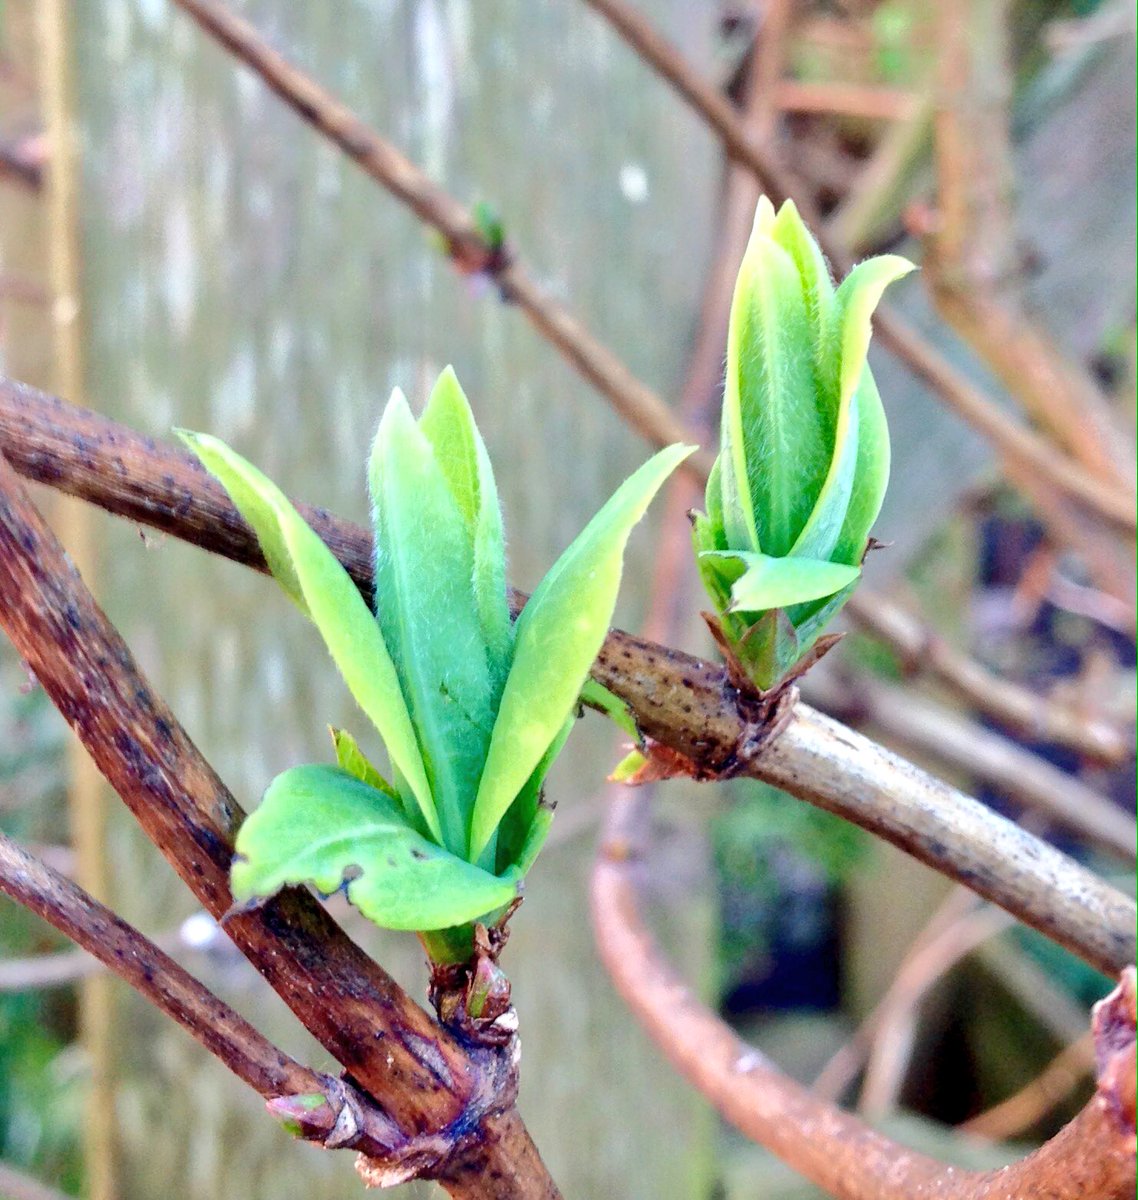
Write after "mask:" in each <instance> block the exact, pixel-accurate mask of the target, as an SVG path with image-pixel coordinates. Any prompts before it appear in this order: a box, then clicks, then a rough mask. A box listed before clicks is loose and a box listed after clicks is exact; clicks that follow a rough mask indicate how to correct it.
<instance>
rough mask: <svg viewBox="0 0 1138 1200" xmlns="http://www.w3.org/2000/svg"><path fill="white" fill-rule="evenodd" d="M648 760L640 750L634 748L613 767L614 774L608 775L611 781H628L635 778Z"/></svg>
mask: <svg viewBox="0 0 1138 1200" xmlns="http://www.w3.org/2000/svg"><path fill="white" fill-rule="evenodd" d="M647 762H648V760H647V759H646V758H645V757H644V755H643V754H642V753H641V752H640V751H639V750H633V751H632V752H631V753H630V754H627V755H625V757H624V758H622V759H621V760H620V762H618V763H617V764H616V766H615V767H613V769H612V774H611V775H610V776H609V777H608V782H609V783H627V782H628V781H629V780H630V779H632V778H634V777H635V775H636V774H637V772H638V771H640V770H641V769H642V768H643V767H644V765H645V764H646V763H647Z"/></svg>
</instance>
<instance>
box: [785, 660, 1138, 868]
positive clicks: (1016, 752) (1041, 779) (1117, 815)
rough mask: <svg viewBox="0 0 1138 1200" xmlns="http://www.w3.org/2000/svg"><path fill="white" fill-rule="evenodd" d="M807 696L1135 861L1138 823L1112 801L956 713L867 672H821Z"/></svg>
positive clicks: (910, 690)
mask: <svg viewBox="0 0 1138 1200" xmlns="http://www.w3.org/2000/svg"><path fill="white" fill-rule="evenodd" d="M808 684H809V686H808V688H807V693H808V695H809V696H810V697H811V699H813V700H814V701H815V703H821V704H822V706H823V707H824V708H825V709H826V710H827V711H828V712H831V713H833V714H834V715H837V716H841V717H842V718H843V719H845V720H847V721H851V722H852V723H854V724H857V725H859V726H861V725H865V724H868V725H869V726H871V727H872V728H873V729H874V730H875V731H876V732H877V733H878V734H880V735H881V736H882V737H883V738H884V740H885V741H886V742H888V743H889V744H890V745H893V744H895V743H897V742H900V743H901V745H902V746H904V747H906V748H908V749H909V750H915V751H916V752H917V754H918V756H919V757H920V758H922V759H924V758H927V757H932V758H934V759H936V760H938V761H939V762H942V763H945V764H946V765H948V766H950V767H952V768H953V769H954V770H955V771H957V772H965V773H966V774H967V775H969V776H971V777H972V778H973V779H977V780H980V781H982V782H984V783H986V784H989V785H991V786H994V787H996V788H998V789H999V791H1000V792H1001V793H1002V794H1003V795H1005V796H1007V797H1008V798H1009V799H1011V800H1013V801H1016V802H1018V803H1020V804H1023V805H1026V806H1027V807H1028V808H1029V809H1031V810H1032V811H1034V812H1037V813H1040V814H1042V815H1043V816H1045V817H1047V818H1049V819H1050V820H1052V821H1054V822H1056V823H1057V824H1059V825H1061V826H1062V827H1064V828H1066V829H1070V830H1074V831H1075V832H1077V833H1078V834H1079V835H1080V836H1081V837H1083V838H1085V839H1087V840H1088V841H1090V842H1093V843H1095V844H1096V845H1098V846H1101V847H1104V848H1105V849H1107V850H1109V851H1110V852H1111V853H1113V854H1117V855H1121V856H1122V858H1124V859H1126V860H1127V861H1129V862H1134V861H1135V859H1136V856H1138V825H1135V822H1134V818H1133V817H1131V816H1129V815H1128V814H1127V813H1125V812H1124V811H1123V810H1122V809H1121V808H1119V807H1118V806H1117V805H1116V804H1115V803H1114V802H1113V801H1111V800H1110V799H1108V798H1107V797H1106V796H1103V795H1102V794H1101V793H1099V792H1096V791H1095V790H1094V789H1093V788H1090V787H1088V786H1087V785H1086V784H1085V783H1083V781H1082V780H1081V779H1079V778H1077V777H1076V776H1074V775H1070V774H1068V773H1067V772H1066V771H1061V770H1060V769H1059V768H1058V767H1056V766H1053V765H1052V764H1051V763H1049V762H1048V761H1047V760H1046V759H1045V758H1041V757H1040V756H1039V755H1037V754H1032V753H1031V752H1030V751H1028V750H1025V749H1024V747H1023V746H1021V745H1019V744H1018V743H1017V742H1014V741H1012V740H1011V739H1010V738H1006V737H1004V736H1003V735H1002V734H999V733H996V732H995V731H994V730H991V729H985V728H984V727H983V726H982V725H979V724H977V723H976V722H975V721H973V720H970V719H969V718H968V717H965V716H962V715H961V714H960V713H957V712H953V711H952V710H951V709H950V708H947V707H946V706H945V705H943V704H939V703H937V701H935V700H933V699H931V698H930V697H928V696H921V695H919V694H915V693H914V692H913V690H912V689H911V688H899V687H896V686H893V685H891V684H888V683H885V682H884V681H883V680H880V679H874V678H873V677H872V676H870V675H869V674H867V673H862V674H860V675H858V676H856V677H851V676H847V675H845V674H844V673H838V672H833V671H824V672H818V673H816V674H815V676H813V677H812V678H811V679H810V680H809V681H808Z"/></svg>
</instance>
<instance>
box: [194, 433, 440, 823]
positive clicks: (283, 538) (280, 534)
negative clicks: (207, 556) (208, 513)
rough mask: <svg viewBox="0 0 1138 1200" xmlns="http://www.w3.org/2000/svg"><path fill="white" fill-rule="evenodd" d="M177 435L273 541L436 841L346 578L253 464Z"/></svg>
mask: <svg viewBox="0 0 1138 1200" xmlns="http://www.w3.org/2000/svg"><path fill="white" fill-rule="evenodd" d="M179 436H180V437H181V438H182V440H183V441H184V442H185V443H186V444H187V445H188V446H189V447H190V449H191V450H193V451H194V453H195V454H197V456H198V457H199V458H200V459H201V460H202V462H203V463H204V464H205V466H206V468H207V470H209V471H210V473H211V474H213V475H215V476H216V477H217V478H218V479H219V480H220V481H221V483H222V484H223V485H224V486H225V488H226V490H227V491H228V492H229V494H230V496H231V497H232V499H233V502H234V504H236V505H237V507H238V509H240V511H241V515H242V516H243V517H244V518H245V519H246V520H247V521H248V522H249V524H250V525H252V526H253V529H254V530H255V531H256V534H257V537H258V538H259V539H260V541H261V545H262V546H263V547H264V546H271V547H273V554H274V556H275V557H277V558H278V560H279V562H280V563H281V564H282V566H281V569H282V570H284V571H285V578H284V579H282V585H283V586H284V587H285V589H286V591H287V590H288V589H289V587H290V586H292V587H295V588H297V589H298V591H299V594H300V597H301V600H302V602H303V605H304V607H305V610H306V611H307V612H308V615H309V616H310V617H311V618H312V620H313V622H314V623H315V625H316V627H317V629H319V630H320V634H321V636H322V637H323V638H324V643H325V645H326V646H327V647H328V650H329V653H330V654H331V655H332V659H333V661H334V662H335V663H336V666H337V667H338V668H339V670H340V674H341V675H342V676H343V677H344V682H345V683H347V685H348V690H349V691H350V692H351V693H352V695H353V696H354V697H355V699H356V703H358V704H359V706H360V707H361V708H362V709H363V710H364V712H365V713H366V714H367V716H368V717H369V718H370V720H371V721H372V723H373V724H374V725H375V727H376V729H378V730H379V733H380V736H381V737H382V738H383V741H384V744H385V745H386V746H387V752H388V754H389V755H390V756H391V761H392V763H393V765H394V766H395V768H396V769H397V770H398V772H399V773H400V776H401V777H402V778H403V779H405V780H406V781H407V784H408V786H409V787H410V789H411V792H412V794H413V796H414V798H415V800H416V802H417V803H418V805H419V809H420V811H421V812H422V814H423V819H424V820H425V821H426V823H427V827H428V828H429V829H430V830H431V832H432V833H433V834H434V835H435V837H437V838H439V839H440V840H441V838H442V832H441V829H440V826H439V819H438V815H437V813H436V811H435V805H434V801H433V799H432V798H431V791H430V788H429V786H428V784H427V777H426V773H425V771H424V769H423V760H422V756H421V755H420V753H419V746H418V742H417V741H416V738H415V730H414V728H413V727H412V725H411V718H410V715H409V714H408V712H407V705H406V704H405V703H404V700H403V694H402V692H401V690H400V685H399V678H398V676H397V675H396V673H395V666H394V664H393V663H392V661H391V656H390V655H389V654H388V652H387V647H386V645H385V644H384V641H383V636H382V634H381V633H380V631H379V626H378V625H377V624H376V621H375V618H374V617H373V616H372V614H371V613H370V612H368V607H367V604H366V603H364V599H363V597H362V596H361V595H360V593H359V590H358V589H357V588H356V585H355V584H354V583H353V582H352V579H351V576H349V575H348V573H347V571H345V570H344V568H343V567H342V566H341V565H340V563H339V562H337V560H336V558H335V556H334V555H333V554H332V552H331V550H329V549H328V547H327V546H325V545H324V543H323V542H322V541H321V540H320V538H319V537H318V536H317V535H316V533H315V532H314V531H313V530H312V529H311V528H310V527H309V526H308V525H307V524H306V523H305V522H304V520H303V519H302V518H301V516H300V514H299V513H298V512H297V511H296V509H295V508H293V506H292V505H291V504H290V503H289V501H288V498H287V497H286V496H285V495H284V493H283V492H282V491H281V490H280V488H278V487H277V486H276V484H275V483H273V482H272V480H270V479H268V478H266V477H265V476H264V475H263V474H262V473H261V472H260V471H258V470H257V468H256V467H254V466H253V465H252V463H249V462H247V461H246V460H245V459H243V458H242V457H241V456H240V455H239V454H237V453H235V452H234V451H233V450H231V449H230V448H229V447H228V446H227V445H226V444H225V443H224V442H222V441H219V440H218V439H217V438H214V437H211V436H209V435H208V434H203V433H189V432H186V431H181V432H180V434H179ZM266 557H268V554H267V552H266ZM270 565H272V560H270ZM275 573H276V567H275V566H274V574H275ZM277 578H278V579H280V578H281V576H277Z"/></svg>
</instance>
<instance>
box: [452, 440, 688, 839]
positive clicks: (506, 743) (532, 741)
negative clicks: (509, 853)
mask: <svg viewBox="0 0 1138 1200" xmlns="http://www.w3.org/2000/svg"><path fill="white" fill-rule="evenodd" d="M695 449H696V447H694V446H684V445H674V446H669V447H667V448H666V449H664V450H661V451H659V453H657V454H655V455H654V456H653V457H652V458H651V459H649V460H648V462H646V463H645V464H644V465H643V466H642V467H640V469H639V470H637V471H636V472H634V473H633V474H632V475H631V476H629V478H628V479H626V480H625V481H624V483H622V484H621V485H620V487H619V488H617V490H616V492H615V493H613V495H612V497H611V498H610V499H609V501H608V502H607V503H606V504H605V505H604V506H603V507H602V508H601V510H600V511H599V512H598V513H597V514H596V516H595V517H593V519H592V520H591V521H590V522H589V523H588V525H586V526H585V528H584V529H583V530H582V532H581V533H580V534H579V535H578V536H577V538H576V539H575V540H574V541H573V543H572V544H571V545H570V546H569V547H568V548H567V549H566V550H565V552H564V553H563V554H562V555H561V557H560V558H559V559H558V560H557V562H556V563H554V565H553V566H552V567H551V568H550V570H549V572H548V574H547V575H546V576H545V578H544V579H543V580H542V581H541V583H540V584H539V585H538V587H537V590H536V591H535V592H534V594H533V596H532V597H531V598H530V600H529V602H528V603H527V604H526V606H525V608H524V609H523V610H522V614H521V616H520V617H519V618H518V621H517V625H516V629H515V641H514V647H515V648H514V660H513V665H512V666H511V667H510V674H509V676H508V677H507V679H506V687H505V690H504V692H503V694H502V702H501V706H500V707H499V710H498V717H497V720H496V721H495V724H494V731H493V734H492V735H491V738H490V748H489V751H488V753H487V756H486V766H485V768H484V770H483V773H482V780H481V782H480V784H479V787H478V796H477V798H476V800H475V803H474V815H473V820H472V822H471V830H470V853H469V857H470V859H471V860H472V861H476V860H477V858H478V856H479V855H480V854H481V853H482V851H483V849H484V848H485V847H486V844H487V843H488V842H489V840H490V838H491V837H492V836H493V833H494V831H495V829H497V827H498V825H499V823H500V822H501V820H502V818H503V816H504V815H505V813H506V811H507V810H508V809H509V807H510V805H511V804H512V803H513V802H514V799H515V798H516V797H517V796H518V794H519V793H520V791H521V790H522V788H523V787H524V786H525V785H526V783H527V781H528V780H529V779H530V777H531V775H532V773H533V771H534V769H535V768H536V767H537V765H538V764H539V762H540V761H541V759H542V757H543V755H544V754H545V752H546V750H547V749H548V747H549V746H550V745H551V744H552V742H553V741H554V739H555V738H556V737H557V735H558V734H559V733H560V732H561V731H562V729H563V728H564V726H565V723H566V720H567V719H568V717H569V716H570V714H571V713H572V712H573V709H574V707H575V706H576V704H577V702H578V697H579V696H580V693H581V688H582V686H583V684H584V682H585V678H586V676H587V675H588V673H589V668H590V667H591V666H592V665H593V660H594V659H595V658H596V656H597V653H598V651H599V650H600V648H601V643H602V642H603V641H604V637H605V634H606V633H607V632H608V626H609V622H610V621H611V620H612V613H613V608H614V607H615V605H616V596H617V590H618V588H619V586H620V576H621V566H622V561H623V556H624V548H625V545H626V543H627V541H628V537H629V534H630V533H631V532H632V528H633V526H634V525H635V524H636V523H637V522H638V521H639V520H640V518H641V517H642V516H643V515H644V512H645V510H646V509H647V507H648V505H649V503H650V502H651V500H652V497H653V496H655V494H656V492H657V491H658V490H659V489H660V487H661V485H662V484H663V483H664V481H665V480H666V479H667V478H668V476H669V475H670V474H671V473H672V472H673V471H674V470H675V469H676V467H677V466H679V464H680V463H681V462H683V460H684V459H685V458H687V457H688V455H689V454H691V453H692V452H693V451H694V450H695Z"/></svg>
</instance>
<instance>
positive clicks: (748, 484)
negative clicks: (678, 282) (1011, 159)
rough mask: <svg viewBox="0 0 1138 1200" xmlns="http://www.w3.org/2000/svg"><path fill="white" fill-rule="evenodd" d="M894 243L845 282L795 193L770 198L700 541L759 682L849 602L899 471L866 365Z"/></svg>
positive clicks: (781, 669)
mask: <svg viewBox="0 0 1138 1200" xmlns="http://www.w3.org/2000/svg"><path fill="white" fill-rule="evenodd" d="M911 270H913V265H912V263H910V262H908V261H906V260H905V259H903V258H899V257H897V256H896V255H892V254H888V255H883V256H882V257H880V258H873V259H870V260H868V261H867V262H864V263H862V264H861V265H860V266H858V267H855V268H854V270H853V271H851V272H850V274H849V276H848V277H847V278H846V279H845V281H844V282H843V283H842V284H841V286H840V287H837V288H835V287H834V284H833V282H832V280H831V278H830V272H829V268H828V267H827V266H826V262H825V259H824V258H823V257H822V252H821V250H820V249H819V248H818V244H817V242H815V240H814V238H813V237H812V236H811V234H810V232H809V230H808V229H807V228H806V226H805V225H804V224H803V223H802V219H801V218H800V217H799V215H798V212H797V210H796V209H795V207H794V205H793V203H791V202H790V201H787V202H786V203H785V204H784V205H783V206H782V208H781V209H780V210H779V211H778V213H777V214H776V212H775V210H774V208H773V207H772V206H771V203H770V201H769V200H767V199H766V197H763V198H762V199H761V200H760V201H759V207H758V211H757V212H756V214H755V225H754V230H753V232H752V234H751V240H750V242H749V244H748V246H747V252H746V254H745V255H744V258H743V263H742V266H741V268H740V271H739V278H738V281H737V282H736V285H735V295H734V300H733V302H732V308H731V318H730V326H729V329H728V335H727V377H726V384H725V389H724V399H723V419H722V425H721V437H720V452H719V457H718V459H717V460H716V463H715V466H714V468H713V469H712V473H711V477H710V479H709V481H708V484H707V494H706V506H707V513H706V515H705V514H703V513H697V514H695V517H694V526H693V540H694V543H695V550H696V555H697V557H698V561H699V569H700V574H701V576H702V578H703V582H704V586H705V587H706V588H707V590H708V593H709V594H710V595H711V598H712V600H713V601H714V603H715V607H716V610H717V612H718V616H719V621H720V626H721V628H722V630H723V633H724V636H725V638H726V640H727V642H728V643H729V644H730V646H731V648H732V651H733V653H734V654H735V655H736V657H737V658H738V660H739V662H740V664H741V665H742V666H743V668H744V669H745V670H746V671H747V673H748V674H749V675H750V677H751V678H752V679H753V680H754V682H755V684H756V686H757V687H758V689H759V690H760V691H764V692H765V691H769V690H771V689H773V688H774V687H776V686H777V685H778V683H779V682H780V681H781V680H783V678H784V677H785V676H786V675H787V673H788V672H789V671H791V669H792V668H793V667H794V665H795V663H797V662H798V660H799V659H800V658H802V656H803V655H804V654H806V652H807V651H808V650H809V649H810V647H811V646H812V645H813V644H814V642H815V641H816V640H817V638H818V636H819V634H820V633H821V632H822V630H823V629H824V628H825V626H826V624H827V623H828V622H829V621H830V620H832V619H833V617H834V616H836V614H837V612H838V610H839V609H840V608H841V607H842V605H843V604H844V603H845V602H846V600H847V599H848V598H849V596H850V593H851V592H852V591H853V588H854V586H855V585H856V583H857V580H858V577H859V576H860V574H861V563H862V559H863V558H864V556H865V552H866V548H867V546H868V544H869V530H870V528H871V527H872V525H873V522H874V521H875V520H876V518H877V514H878V512H879V511H880V509H881V502H882V499H883V498H884V495H885V486H886V483H887V482H888V479H889V431H888V429H887V427H886V424H885V412H884V409H883V408H882V405H881V398H880V396H879V395H878V393H877V386H876V384H875V383H874V381H873V375H872V374H871V372H870V369H869V366H868V363H867V361H866V358H867V354H868V351H869V337H870V318H871V316H872V314H873V310H874V308H875V307H876V306H877V303H878V301H879V300H880V299H881V295H882V293H883V292H884V290H885V288H886V286H887V285H888V284H890V283H891V282H893V280H895V279H899V278H900V277H901V276H902V275H905V274H907V273H908V272H909V271H911Z"/></svg>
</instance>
